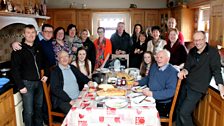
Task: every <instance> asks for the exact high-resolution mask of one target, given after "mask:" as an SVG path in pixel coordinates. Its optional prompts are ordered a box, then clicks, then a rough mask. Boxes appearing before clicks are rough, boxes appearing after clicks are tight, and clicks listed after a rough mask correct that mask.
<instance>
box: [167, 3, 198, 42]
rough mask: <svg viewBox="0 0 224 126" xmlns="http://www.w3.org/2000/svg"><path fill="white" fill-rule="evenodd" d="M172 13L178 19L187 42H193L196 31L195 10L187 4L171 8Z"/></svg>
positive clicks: (178, 26)
mask: <svg viewBox="0 0 224 126" xmlns="http://www.w3.org/2000/svg"><path fill="white" fill-rule="evenodd" d="M171 15H172V17H174V18H175V19H176V21H177V28H178V30H179V31H181V32H182V34H183V36H184V41H185V42H191V41H192V36H193V33H194V10H193V9H190V8H188V7H187V6H184V5H183V6H178V7H176V8H173V9H172V10H171Z"/></svg>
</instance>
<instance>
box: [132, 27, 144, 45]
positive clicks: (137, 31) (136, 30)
mask: <svg viewBox="0 0 224 126" xmlns="http://www.w3.org/2000/svg"><path fill="white" fill-rule="evenodd" d="M142 31H143V28H142V25H141V24H135V26H134V29H133V33H132V36H131V39H132V42H133V44H134V43H136V42H137V41H138V40H139V35H140V32H142Z"/></svg>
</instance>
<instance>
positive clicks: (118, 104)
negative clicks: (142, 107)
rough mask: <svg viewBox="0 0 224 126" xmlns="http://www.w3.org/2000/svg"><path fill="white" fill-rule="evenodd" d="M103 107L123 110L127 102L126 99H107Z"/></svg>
mask: <svg viewBox="0 0 224 126" xmlns="http://www.w3.org/2000/svg"><path fill="white" fill-rule="evenodd" d="M105 105H106V106H107V107H110V108H123V107H125V106H127V105H128V102H127V100H126V99H107V100H106V102H105Z"/></svg>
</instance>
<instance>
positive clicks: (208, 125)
mask: <svg viewBox="0 0 224 126" xmlns="http://www.w3.org/2000/svg"><path fill="white" fill-rule="evenodd" d="M223 111H224V100H223V99H221V97H220V95H219V92H215V91H214V90H212V89H209V90H208V93H207V95H206V96H205V97H204V98H203V99H202V100H201V101H200V103H199V104H198V106H197V108H196V110H195V112H194V119H195V122H196V124H197V126H223V125H224V113H223Z"/></svg>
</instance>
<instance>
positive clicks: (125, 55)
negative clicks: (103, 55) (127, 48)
mask: <svg viewBox="0 0 224 126" xmlns="http://www.w3.org/2000/svg"><path fill="white" fill-rule="evenodd" d="M111 58H112V59H116V58H119V59H121V58H124V59H126V60H127V68H128V67H129V54H120V55H116V54H112V57H111Z"/></svg>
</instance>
